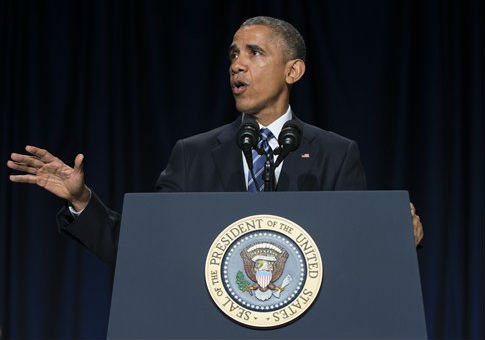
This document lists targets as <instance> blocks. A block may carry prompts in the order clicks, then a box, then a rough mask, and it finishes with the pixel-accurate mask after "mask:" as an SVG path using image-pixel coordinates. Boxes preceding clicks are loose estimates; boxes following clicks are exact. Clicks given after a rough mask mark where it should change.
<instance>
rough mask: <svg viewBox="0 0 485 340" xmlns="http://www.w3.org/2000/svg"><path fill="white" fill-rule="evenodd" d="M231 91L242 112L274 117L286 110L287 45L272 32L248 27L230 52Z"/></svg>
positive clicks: (239, 34)
mask: <svg viewBox="0 0 485 340" xmlns="http://www.w3.org/2000/svg"><path fill="white" fill-rule="evenodd" d="M229 58H230V61H231V66H230V67H229V75H230V80H231V89H232V93H233V95H234V99H235V101H236V108H237V110H238V111H239V112H245V113H252V114H256V115H258V114H260V113H262V114H265V113H269V114H274V113H279V114H282V113H283V112H279V111H281V110H285V109H286V105H287V104H288V96H289V93H288V87H287V85H286V81H285V79H286V76H285V72H286V60H285V56H284V49H283V44H282V42H281V41H280V39H279V38H278V36H277V35H276V34H274V33H273V31H272V30H271V28H269V27H267V26H262V25H253V26H245V27H242V28H240V29H239V30H238V31H237V32H236V34H235V35H234V39H233V41H232V44H231V47H230V48H229Z"/></svg>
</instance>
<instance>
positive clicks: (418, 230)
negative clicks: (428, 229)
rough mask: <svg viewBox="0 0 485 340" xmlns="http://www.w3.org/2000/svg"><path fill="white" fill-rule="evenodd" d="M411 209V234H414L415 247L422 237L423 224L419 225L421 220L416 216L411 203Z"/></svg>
mask: <svg viewBox="0 0 485 340" xmlns="http://www.w3.org/2000/svg"><path fill="white" fill-rule="evenodd" d="M409 206H410V207H411V216H412V217H413V232H414V241H415V242H416V246H417V245H418V244H419V243H420V242H421V240H422V239H423V236H424V232H423V224H422V223H421V219H420V218H419V215H417V214H416V208H415V207H414V205H413V204H412V203H409Z"/></svg>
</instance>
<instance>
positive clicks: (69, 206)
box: [68, 188, 91, 217]
mask: <svg viewBox="0 0 485 340" xmlns="http://www.w3.org/2000/svg"><path fill="white" fill-rule="evenodd" d="M88 190H89V200H88V204H89V201H91V189H89V188H88ZM86 207H87V205H86ZM86 207H84V209H86ZM68 208H69V212H70V213H71V215H72V217H78V216H79V215H81V213H82V212H83V211H84V209H81V210H79V211H76V210H75V209H74V208H73V207H72V206H71V204H69V205H68Z"/></svg>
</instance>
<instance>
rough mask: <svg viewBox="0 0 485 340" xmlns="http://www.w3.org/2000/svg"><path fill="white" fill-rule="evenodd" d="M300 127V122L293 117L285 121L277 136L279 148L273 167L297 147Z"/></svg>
mask: <svg viewBox="0 0 485 340" xmlns="http://www.w3.org/2000/svg"><path fill="white" fill-rule="evenodd" d="M301 136H302V127H301V123H300V122H299V121H297V120H295V119H292V120H289V121H287V122H286V123H285V124H284V125H283V128H282V129H281V132H280V135H279V136H278V143H279V145H280V146H279V150H278V159H277V160H276V162H275V164H274V166H275V168H276V167H278V165H280V164H281V162H283V160H284V159H285V158H286V156H288V154H289V153H290V152H292V151H295V150H296V149H298V147H299V146H300V143H301Z"/></svg>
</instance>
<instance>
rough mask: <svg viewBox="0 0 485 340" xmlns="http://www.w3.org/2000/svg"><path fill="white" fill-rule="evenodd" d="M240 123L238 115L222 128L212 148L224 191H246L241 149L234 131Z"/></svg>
mask: <svg viewBox="0 0 485 340" xmlns="http://www.w3.org/2000/svg"><path fill="white" fill-rule="evenodd" d="M240 124H241V118H240V117H239V118H238V119H236V120H235V121H234V122H233V123H231V124H229V125H228V126H227V127H226V128H224V129H223V130H222V131H221V133H220V134H219V135H218V136H217V140H218V142H219V145H217V146H216V147H215V148H213V149H212V157H213V159H214V162H215V164H216V168H217V171H218V173H219V177H220V179H221V181H222V185H223V187H224V191H246V181H245V179H244V170H243V163H242V155H241V150H240V149H239V148H238V146H237V144H236V133H237V130H238V128H239V126H240Z"/></svg>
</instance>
